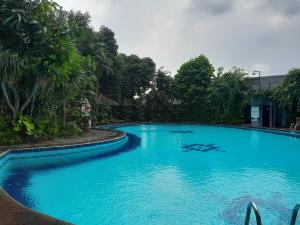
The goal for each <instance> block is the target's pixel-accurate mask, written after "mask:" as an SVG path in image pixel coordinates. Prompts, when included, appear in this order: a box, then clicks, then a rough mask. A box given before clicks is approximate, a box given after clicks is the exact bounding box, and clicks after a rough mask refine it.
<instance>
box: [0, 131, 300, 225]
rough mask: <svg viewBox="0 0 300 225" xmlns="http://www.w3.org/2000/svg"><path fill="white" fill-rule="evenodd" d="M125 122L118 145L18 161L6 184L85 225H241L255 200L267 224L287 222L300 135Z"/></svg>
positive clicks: (298, 195) (5, 175)
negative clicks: (107, 150) (108, 150)
mask: <svg viewBox="0 0 300 225" xmlns="http://www.w3.org/2000/svg"><path fill="white" fill-rule="evenodd" d="M117 129H120V130H123V131H125V132H127V133H128V134H130V135H129V141H128V143H127V145H126V146H125V147H122V149H120V150H121V151H120V152H118V153H117V154H116V153H113V154H108V155H104V156H95V155H93V156H90V157H86V156H85V159H83V158H82V157H83V156H80V154H79V155H78V154H77V155H76V156H69V155H64V156H55V157H47V158H43V157H42V158H29V159H25V160H24V159H22V160H17V159H16V160H10V161H9V162H8V163H7V164H6V165H5V166H4V168H2V171H1V172H2V173H1V177H0V182H1V186H2V187H3V188H4V189H5V190H6V191H7V192H8V193H9V194H10V195H12V196H13V197H14V198H15V199H17V200H18V201H20V202H22V203H23V204H25V205H27V206H29V207H30V208H32V209H34V210H38V211H40V212H43V213H45V214H48V215H51V216H54V217H56V218H60V219H63V220H66V221H69V222H72V223H75V224H78V225H98V224H99V225H100V224H101V225H153V224H154V225H176V224H178V225H179V224H180V225H193V224H197V225H198V224H201V225H235V224H236V225H237V224H239V225H240V224H243V220H244V217H245V208H246V205H247V204H248V202H250V201H254V202H255V203H256V204H257V205H258V207H259V209H260V211H261V214H262V219H263V224H274V225H286V224H288V221H289V219H290V216H291V210H292V208H293V206H294V205H295V204H296V203H300V169H299V168H300V139H299V138H296V137H289V136H285V135H278V134H271V133H265V132H261V131H254V130H243V129H236V128H225V127H215V126H199V125H138V126H124V127H119V128H117ZM62 158H63V160H61V159H62ZM252 222H253V221H252ZM253 224H254V223H253Z"/></svg>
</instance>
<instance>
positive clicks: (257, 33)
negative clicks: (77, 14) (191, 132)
mask: <svg viewBox="0 0 300 225" xmlns="http://www.w3.org/2000/svg"><path fill="white" fill-rule="evenodd" d="M57 1H58V2H59V3H60V4H61V5H62V6H64V7H65V8H66V9H77V10H79V9H81V10H82V11H89V12H90V14H91V16H92V23H93V26H94V27H95V28H96V29H98V28H99V27H100V26H101V25H106V26H108V27H110V28H111V29H112V30H113V31H114V32H115V34H116V38H117V41H118V44H119V46H120V48H119V50H120V51H121V52H124V53H126V54H132V53H135V54H138V55H140V56H141V57H144V56H150V57H151V58H153V59H154V61H155V62H156V63H157V66H158V67H159V66H165V68H166V69H168V70H170V71H172V73H173V74H175V73H176V71H177V69H178V68H179V67H180V65H181V64H182V63H183V62H185V61H187V60H189V59H190V58H192V57H196V56H198V55H200V54H205V55H207V56H208V57H209V59H210V60H211V62H212V63H213V64H214V65H215V67H219V66H224V67H225V69H230V68H231V67H232V66H237V67H242V68H244V69H245V70H246V71H247V72H248V73H252V71H253V70H254V69H255V68H260V69H261V70H262V72H263V75H270V74H283V73H286V72H287V71H288V70H289V69H290V68H292V67H300V61H299V58H300V51H299V49H300V42H299V40H300V6H299V1H300V0H151V1H149V0H85V1H82V0H57Z"/></svg>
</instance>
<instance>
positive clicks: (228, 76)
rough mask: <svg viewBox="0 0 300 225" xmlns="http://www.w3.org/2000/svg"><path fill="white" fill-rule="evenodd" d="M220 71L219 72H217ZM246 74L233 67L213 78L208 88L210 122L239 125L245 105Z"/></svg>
mask: <svg viewBox="0 0 300 225" xmlns="http://www.w3.org/2000/svg"><path fill="white" fill-rule="evenodd" d="M219 71H220V70H219ZM245 75H246V73H245V72H244V71H243V70H242V69H239V68H236V67H234V68H233V69H232V70H230V71H229V72H226V73H224V74H222V72H221V71H220V73H219V75H218V76H217V77H215V78H214V79H213V81H212V84H211V86H210V87H209V95H208V100H209V108H210V113H209V115H211V118H210V119H211V120H212V122H217V123H241V122H243V119H244V118H243V117H244V110H245V107H246V105H247V101H246V100H247V86H246V84H245V81H244V79H243V77H244V76H245Z"/></svg>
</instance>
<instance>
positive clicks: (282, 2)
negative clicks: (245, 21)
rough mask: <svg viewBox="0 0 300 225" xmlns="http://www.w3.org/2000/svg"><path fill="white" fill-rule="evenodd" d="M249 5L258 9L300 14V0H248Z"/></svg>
mask: <svg viewBox="0 0 300 225" xmlns="http://www.w3.org/2000/svg"><path fill="white" fill-rule="evenodd" d="M248 5H249V6H250V7H251V8H253V9H254V10H256V11H259V12H264V13H271V14H283V15H286V16H295V15H298V14H300V0H252V1H249V0H248Z"/></svg>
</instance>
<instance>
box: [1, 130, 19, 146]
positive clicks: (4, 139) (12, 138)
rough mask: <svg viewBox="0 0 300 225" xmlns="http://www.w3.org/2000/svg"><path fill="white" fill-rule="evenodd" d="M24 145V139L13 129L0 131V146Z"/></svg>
mask: <svg viewBox="0 0 300 225" xmlns="http://www.w3.org/2000/svg"><path fill="white" fill-rule="evenodd" d="M20 143H22V138H21V137H20V135H19V134H18V133H16V132H15V131H14V130H13V129H6V130H5V131H0V145H14V144H20Z"/></svg>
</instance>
